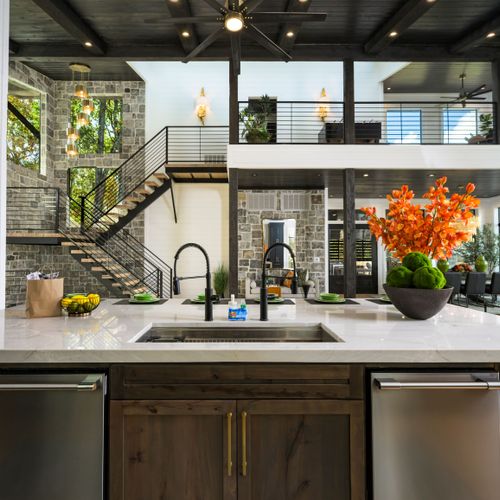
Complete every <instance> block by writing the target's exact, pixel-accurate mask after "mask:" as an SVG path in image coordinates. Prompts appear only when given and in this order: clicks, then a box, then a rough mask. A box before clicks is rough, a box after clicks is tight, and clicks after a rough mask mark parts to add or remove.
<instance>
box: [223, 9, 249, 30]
mask: <svg viewBox="0 0 500 500" xmlns="http://www.w3.org/2000/svg"><path fill="white" fill-rule="evenodd" d="M244 25H245V21H244V18H243V15H242V14H241V13H240V12H236V11H229V12H228V13H227V14H226V16H225V17H224V26H225V27H226V29H227V30H229V31H232V32H234V33H236V32H238V31H241V30H242V29H243V26H244Z"/></svg>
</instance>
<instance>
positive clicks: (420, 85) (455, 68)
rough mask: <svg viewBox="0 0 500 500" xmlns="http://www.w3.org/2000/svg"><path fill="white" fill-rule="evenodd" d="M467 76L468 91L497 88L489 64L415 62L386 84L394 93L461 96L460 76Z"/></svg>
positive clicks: (386, 81)
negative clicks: (483, 86) (481, 87)
mask: <svg viewBox="0 0 500 500" xmlns="http://www.w3.org/2000/svg"><path fill="white" fill-rule="evenodd" d="M463 73H465V75H466V78H465V81H464V85H465V89H466V90H471V89H475V88H477V87H480V86H481V85H486V87H487V88H491V86H492V85H493V81H492V75H491V64H490V63H487V62H415V63H412V64H409V65H408V66H406V67H405V68H403V69H402V70H401V71H398V72H397V73H395V74H394V75H392V76H391V77H390V78H388V79H387V80H385V81H384V89H385V91H386V92H389V91H388V90H387V89H388V88H390V89H391V90H390V92H391V93H393V94H394V93H396V94H397V93H420V94H421V93H457V94H458V91H459V89H460V85H461V81H460V78H459V77H460V75H461V74H463Z"/></svg>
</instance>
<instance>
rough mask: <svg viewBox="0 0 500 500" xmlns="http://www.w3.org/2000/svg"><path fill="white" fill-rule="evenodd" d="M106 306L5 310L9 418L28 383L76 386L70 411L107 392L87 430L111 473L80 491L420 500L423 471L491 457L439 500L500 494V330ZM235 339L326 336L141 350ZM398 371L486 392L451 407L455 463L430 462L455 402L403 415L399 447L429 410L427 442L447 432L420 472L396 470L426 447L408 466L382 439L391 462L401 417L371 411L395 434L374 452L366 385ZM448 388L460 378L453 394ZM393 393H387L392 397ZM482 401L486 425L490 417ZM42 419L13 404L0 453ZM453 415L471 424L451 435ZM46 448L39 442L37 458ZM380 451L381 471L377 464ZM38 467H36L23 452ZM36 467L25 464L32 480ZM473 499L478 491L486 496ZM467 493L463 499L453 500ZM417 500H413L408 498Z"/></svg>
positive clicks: (66, 417)
mask: <svg viewBox="0 0 500 500" xmlns="http://www.w3.org/2000/svg"><path fill="white" fill-rule="evenodd" d="M115 302H116V301H114V300H105V301H103V303H102V304H101V306H100V307H99V308H98V309H97V310H96V311H94V313H93V314H92V316H90V317H86V318H69V317H58V318H46V319H32V320H27V319H24V311H23V310H22V309H21V308H13V309H9V310H8V311H6V312H5V313H4V314H3V317H2V321H1V331H0V374H1V376H2V377H3V380H1V381H0V388H1V387H2V384H4V385H3V387H7V388H8V390H7V392H5V391H0V405H1V406H2V408H4V409H5V408H6V405H5V404H4V403H5V397H8V396H7V395H8V394H10V393H12V387H13V386H12V384H13V381H14V382H15V377H19V376H20V377H24V378H22V379H21V381H22V382H25V381H26V377H28V379H29V381H30V383H31V384H32V386H33V384H34V385H35V386H36V384H37V383H38V381H39V379H38V377H47V376H49V377H53V376H55V375H56V374H57V376H63V375H64V376H68V374H70V375H71V376H72V377H75V374H79V375H80V376H81V382H80V383H79V384H77V385H76V386H75V387H76V391H77V392H76V394H79V392H78V391H80V390H81V391H83V392H82V393H81V395H80V396H77V397H76V398H75V399H77V400H78V401H83V400H82V398H85V397H87V396H86V394H90V393H89V392H88V391H92V388H93V387H95V385H93V384H94V382H92V380H90V382H89V380H88V378H89V376H90V374H93V375H94V376H98V377H101V379H102V380H104V383H103V386H107V391H102V392H103V399H102V402H103V403H102V404H103V405H104V407H105V408H106V411H105V412H104V416H101V417H100V418H101V420H98V419H97V418H96V417H97V416H96V417H94V418H93V420H92V421H93V422H94V423H93V425H94V426H95V428H97V429H99V427H100V426H101V427H102V429H103V433H102V434H103V435H104V438H102V436H101V439H102V445H101V446H102V452H101V455H100V456H101V457H102V456H104V457H105V458H104V464H105V465H104V468H103V466H102V465H101V463H102V461H99V460H97V459H96V461H95V464H94V466H93V468H92V467H90V468H87V469H86V473H87V474H89V477H94V478H95V476H96V475H99V474H101V475H102V474H103V476H104V477H105V478H107V479H106V480H105V481H103V483H102V484H103V493H102V496H99V497H98V498H99V499H108V500H145V499H148V500H160V499H168V500H170V499H173V500H199V499H203V500H275V499H278V500H289V499H292V498H293V499H302V500H366V499H367V498H375V499H376V500H379V499H382V498H383V499H384V500H401V498H408V499H410V500H413V499H415V500H417V499H418V500H422V498H424V497H422V496H420V497H419V496H418V495H420V493H419V492H418V490H415V488H414V486H413V481H417V482H418V484H427V483H426V480H427V478H428V474H427V473H425V474H424V473H423V472H422V473H421V468H419V464H420V462H421V461H423V462H429V463H430V462H431V460H434V461H433V462H432V463H433V468H434V470H435V472H436V475H437V476H439V475H440V471H441V470H442V469H444V470H446V471H447V474H448V475H453V473H454V472H453V471H455V472H456V474H462V475H463V474H465V473H464V472H463V469H464V468H463V467H462V463H461V462H460V461H458V462H457V461H456V458H457V457H463V456H467V460H468V461H469V462H470V463H474V464H475V463H478V464H481V463H483V461H482V460H481V457H482V456H483V455H484V454H485V453H487V452H488V451H489V452H490V453H489V454H488V455H487V456H488V460H487V462H488V464H491V465H490V466H489V467H488V468H485V467H484V464H483V466H482V467H481V470H482V472H481V474H476V468H474V467H471V466H469V467H466V468H465V469H466V470H467V474H468V480H470V484H469V488H470V489H469V490H465V489H463V488H462V489H460V485H459V484H458V485H457V487H456V488H455V489H454V490H453V497H448V496H446V492H447V491H448V490H447V489H446V488H448V486H446V487H445V490H444V494H441V495H439V498H442V499H443V500H448V498H450V499H451V498H453V500H465V499H467V500H470V498H475V499H477V500H483V499H486V498H488V499H489V498H492V496H491V492H492V491H498V490H497V487H498V486H500V485H499V484H498V483H499V480H498V474H490V475H489V477H485V475H484V470H488V471H491V470H492V469H493V468H495V467H496V466H497V465H499V464H500V457H497V455H498V447H497V446H496V444H495V443H496V442H497V441H498V439H499V433H498V428H499V425H498V422H500V417H498V408H500V405H499V404H498V401H497V400H496V399H494V397H495V393H498V391H490V390H489V389H490V388H495V387H496V386H497V385H496V384H498V387H500V383H498V365H497V363H498V362H499V361H500V318H499V317H497V316H495V315H492V314H486V313H482V312H479V311H475V310H472V309H464V308H460V307H457V306H453V305H447V306H446V307H445V309H444V310H443V311H442V312H441V313H440V314H439V315H438V316H436V317H434V318H432V319H430V320H427V321H415V320H408V319H406V318H404V317H403V316H402V315H401V313H399V312H398V311H397V310H396V309H395V308H394V307H393V306H392V305H382V304H376V303H373V302H371V301H369V300H365V299H356V300H355V302H356V303H355V304H345V305H340V304H336V305H319V304H318V305H312V304H310V303H307V302H305V301H303V300H297V303H296V304H294V305H281V304H280V305H278V304H276V305H270V306H269V321H267V322H260V321H259V319H258V317H259V308H258V306H256V305H249V306H248V310H249V320H248V321H246V322H233V323H231V322H229V321H228V320H227V319H226V315H227V306H225V305H215V306H214V321H213V322H204V321H203V317H204V308H203V305H185V304H183V303H182V301H181V300H178V299H175V300H170V301H168V302H166V303H164V304H151V305H117V304H116V303H115ZM229 325H231V326H232V327H235V328H236V332H235V333H234V336H235V340H237V337H238V335H242V336H243V334H244V332H245V330H246V331H248V330H249V329H256V328H262V327H265V328H271V330H272V329H282V328H288V329H295V330H298V331H300V330H301V329H302V328H303V329H304V332H305V331H309V330H310V329H311V328H312V327H318V325H320V326H321V328H322V329H323V330H324V331H325V332H327V335H325V336H324V338H323V340H327V341H326V342H325V341H316V342H233V341H231V342H194V343H187V342H168V343H161V342H160V343H155V342H152V343H140V342H137V340H138V339H140V338H141V337H142V336H143V335H144V334H145V333H146V332H148V331H149V330H150V329H151V327H182V328H187V327H194V328H198V329H200V328H202V327H203V328H205V327H206V328H210V329H213V331H214V332H216V331H220V330H221V328H225V327H228V326H229ZM402 372H408V373H407V374H406V375H405V376H406V379H404V378H403V380H410V381H411V380H413V379H412V376H415V375H416V376H417V378H418V377H420V376H421V374H422V373H424V374H426V373H431V374H432V376H433V377H434V376H435V377H436V378H437V377H441V379H440V380H443V377H444V380H445V385H446V384H447V383H452V384H453V383H460V384H462V383H465V385H466V386H467V384H471V383H472V384H473V385H475V386H477V387H480V386H481V387H483V386H484V387H483V388H486V390H484V391H476V390H475V391H465V392H466V393H467V394H464V403H460V401H458V402H457V401H456V400H455V403H454V413H453V418H452V420H450V422H451V421H453V425H454V426H455V427H454V429H455V430H456V431H457V435H458V437H460V436H464V435H465V436H472V438H473V439H472V438H471V439H469V440H468V441H467V440H462V439H455V440H454V441H452V442H451V444H450V442H448V441H446V443H445V445H446V446H443V447H442V448H440V449H448V448H449V450H450V451H449V453H445V454H442V455H441V456H440V457H439V458H436V457H435V456H434V452H433V451H432V449H433V448H434V443H436V442H437V441H438V440H439V439H440V437H441V434H442V435H443V436H444V435H446V433H447V427H448V417H445V418H443V415H442V413H440V412H441V411H442V408H440V407H439V403H440V402H441V401H448V399H446V398H449V396H446V394H448V393H449V392H450V391H438V392H440V394H438V395H437V400H436V401H435V402H434V403H433V405H432V406H429V405H428V403H426V401H427V400H426V399H425V398H423V399H422V403H421V404H420V406H418V408H415V407H414V406H413V407H411V408H412V409H411V414H412V418H413V420H412V421H411V422H410V424H409V425H410V427H409V429H406V430H405V432H407V433H408V432H410V431H411V432H413V430H414V429H418V428H419V424H418V422H417V421H416V420H415V418H416V415H417V413H418V412H417V411H416V410H422V409H423V410H424V414H425V415H426V416H427V417H428V418H429V420H428V421H425V425H424V426H423V430H425V431H427V428H428V426H429V425H430V424H429V422H431V423H432V425H435V424H436V422H437V423H438V424H439V423H440V422H441V424H442V425H443V426H444V430H443V429H440V428H436V429H435V432H434V433H433V434H432V436H433V438H432V446H431V447H428V446H426V445H422V448H421V449H419V454H418V455H417V457H418V460H419V462H418V463H417V464H415V463H409V464H406V463H405V459H407V458H408V457H410V458H411V457H412V456H414V455H413V454H412V451H413V449H414V448H415V447H418V446H419V445H420V442H421V438H420V437H419V436H417V438H416V441H415V442H412V450H408V451H409V452H407V451H406V448H405V447H404V446H403V445H401V446H400V454H399V455H397V454H394V457H393V455H391V452H390V451H389V452H388V451H387V450H386V449H385V448H384V446H385V445H384V443H386V442H388V439H390V438H391V437H394V439H395V440H396V441H395V443H393V444H392V445H391V446H392V448H391V449H393V450H396V448H397V446H399V445H400V444H401V440H400V439H399V437H398V435H397V434H396V435H394V433H393V432H392V428H393V425H400V424H397V422H398V420H397V416H398V414H399V413H398V412H397V411H396V412H392V415H388V414H386V413H384V412H382V413H381V412H380V410H379V411H378V415H379V418H378V420H377V422H382V425H385V422H389V421H390V418H389V417H391V418H396V420H395V422H396V423H395V424H393V423H391V424H390V425H385V427H384V429H382V431H380V432H381V433H382V432H383V433H384V437H383V439H382V440H381V441H378V442H377V441H376V440H374V439H373V438H372V436H375V435H378V433H377V432H375V431H374V427H373V422H374V421H373V415H372V413H373V412H372V404H373V401H374V399H373V396H372V395H373V394H374V393H376V391H377V387H376V383H375V382H374V380H375V377H378V378H380V377H382V380H384V377H385V375H384V374H389V375H388V376H391V377H397V376H399V375H398V374H401V373H402ZM415 372H416V374H415ZM395 373H396V375H395ZM19 374H21V375H19ZM457 374H458V375H457ZM478 374H479V375H478ZM481 374H484V379H483V378H481V377H483V375H481ZM424 376H427V375H424ZM12 377H14V378H12ZM446 377H449V380H448V379H447V378H446ZM457 377H461V378H459V379H458V382H457ZM93 380H95V379H93ZM391 380H393V379H388V380H386V381H385V382H383V383H384V384H386V385H387V384H388V385H389V387H390V385H391V383H393V382H391ZM415 380H417V379H415ZM6 382H7V383H8V384H11V385H5V384H6ZM32 386H31V387H32ZM443 387H444V386H441V388H443ZM48 390H49V391H50V388H49V389H48ZM14 392H15V393H16V394H18V397H19V398H20V401H21V403H23V405H24V406H23V407H26V408H30V409H31V410H30V411H33V410H32V408H33V403H32V394H33V393H32V392H30V390H25V388H24V389H20V390H15V391H14ZM388 392H390V391H385V392H384V393H383V394H382V396H383V397H385V394H387V393H388ZM396 392H398V391H396ZM404 392H406V393H408V392H409V391H401V393H404ZM419 392H421V391H419ZM427 392H429V393H431V392H435V391H427ZM451 392H453V391H451ZM454 392H455V393H459V392H460V393H461V392H464V391H454ZM487 393H489V395H488V399H487V401H488V402H489V403H488V405H489V406H488V408H489V410H488V412H487V413H486V414H485V408H486V406H485V401H486V399H485V398H486V394H487ZM475 398H477V399H475ZM79 404H82V403H79ZM377 404H379V403H377ZM40 405H41V406H40V408H41V410H40V412H37V411H36V410H35V413H34V414H33V419H35V420H33V421H32V420H31V419H30V418H28V417H29V415H28V416H26V414H25V415H24V417H23V416H22V415H21V416H20V415H19V413H20V410H19V404H18V403H16V406H13V407H12V409H13V411H12V414H13V415H14V413H15V414H16V417H15V418H13V417H11V418H9V419H8V418H5V419H4V422H3V423H2V425H1V426H0V442H3V443H5V442H6V440H7V441H8V438H9V435H14V434H15V432H16V429H17V428H18V427H17V420H19V419H20V420H21V421H23V422H25V423H24V428H30V426H32V425H33V422H36V423H37V424H39V425H42V427H43V425H44V422H43V419H47V418H48V416H49V414H50V413H51V412H50V411H48V406H47V405H46V404H44V403H43V401H42V402H41V403H40ZM84 406H86V405H84ZM441 406H442V405H441ZM378 408H380V405H379V406H378ZM444 409H445V414H446V411H447V410H446V407H445V408H444ZM14 410H15V412H14ZM468 411H471V412H472V411H475V412H476V413H475V417H474V418H477V417H478V416H479V417H480V418H481V420H482V422H481V426H477V425H475V424H474V421H473V420H474V419H472V420H471V419H467V418H465V417H466V414H467V412H468ZM429 412H431V413H429ZM432 412H437V413H436V415H437V416H436V415H434V413H432ZM54 413H55V414H56V416H55V417H54V418H59V419H60V423H59V424H58V425H63V426H65V425H66V424H67V423H68V422H72V424H73V425H74V426H75V427H76V428H79V427H80V426H82V425H84V426H86V427H88V424H89V423H90V420H89V417H87V421H86V422H80V421H79V416H78V413H77V412H75V411H74V409H72V408H71V407H68V408H64V407H61V406H59V407H57V408H55V409H54ZM4 414H6V415H9V412H8V411H7V412H6V411H4ZM458 415H460V416H461V417H462V416H464V418H463V419H462V421H461V422H462V423H460V425H458V424H457V422H459V420H458V419H457V416H458ZM485 415H486V416H485ZM486 417H487V418H486ZM450 418H451V416H450ZM404 421H406V418H405V419H403V422H404ZM471 421H472V426H471ZM377 422H376V423H377ZM377 425H380V424H379V423H377ZM457 425H458V427H457ZM478 429H479V430H480V432H479V435H478ZM476 437H477V439H476ZM95 439H97V437H96V438H95ZM95 439H94V438H93V437H92V436H90V437H87V438H86V442H85V443H82V440H81V439H80V440H79V441H78V440H77V441H75V443H73V441H72V440H69V441H68V442H67V443H66V444H68V445H72V448H71V449H72V451H73V455H75V456H78V455H79V454H80V453H81V450H87V449H88V442H89V440H91V441H92V442H94V440H95ZM45 440H47V442H46V441H45ZM471 440H473V446H471V445H470V443H471ZM52 442H53V441H52V440H51V438H50V436H47V437H45V436H44V435H43V434H42V437H41V438H40V444H39V446H40V449H45V447H46V446H47V444H50V443H52ZM380 443H382V444H380ZM462 443H465V444H463V445H462ZM94 444H96V443H94ZM466 445H467V446H466ZM96 448H98V447H97V446H96ZM1 449H2V448H1V447H0V451H1ZM16 450H17V448H16ZM373 450H375V452H377V453H379V455H381V457H382V458H381V459H377V460H376V461H374V460H373V456H375V452H373ZM54 455H56V456H57V458H59V460H61V461H64V460H65V458H66V457H65V455H66V452H61V453H59V454H58V453H54ZM58 455H60V456H58ZM15 456H16V459H15V460H11V459H9V460H10V461H12V464H13V467H21V466H22V465H23V463H24V461H25V460H26V458H25V457H24V456H23V454H22V453H16V454H15ZM33 456H34V457H36V456H38V455H37V454H36V453H35V454H33V453H32V452H31V449H30V457H33ZM40 456H43V455H40ZM485 456H486V455H485ZM401 457H403V458H401ZM391 458H393V460H392V462H391ZM44 463H45V462H44ZM90 463H93V462H92V460H91V461H90ZM402 464H404V465H405V468H404V470H410V471H412V472H411V473H412V474H414V475H415V477H414V479H412V480H409V481H408V482H406V483H405V482H403V481H394V482H388V481H386V479H385V477H386V474H387V471H388V470H394V469H396V468H397V467H399V466H400V465H402ZM39 466H40V464H38V463H36V462H34V463H33V468H34V469H36V467H39ZM93 469H95V470H93ZM40 470H41V469H40ZM69 470H70V471H71V468H70V469H69ZM373 471H375V472H373ZM415 471H416V472H415ZM459 471H462V472H459ZM403 472H404V471H403ZM79 475H80V476H82V472H81V471H80V472H79ZM445 476H446V475H445ZM0 479H1V480H2V482H3V484H5V483H6V482H7V483H8V484H10V483H9V481H10V479H9V475H8V474H7V473H4V474H0ZM56 482H57V481H56ZM42 483H43V480H42ZM407 484H409V485H410V487H407ZM432 484H433V487H434V489H433V490H429V491H431V496H427V497H426V498H438V497H437V496H432V495H434V492H436V491H440V492H441V491H442V490H441V489H440V488H441V485H442V482H441V483H437V484H438V485H437V486H434V483H432ZM476 484H480V485H481V486H480V488H479V489H478V488H476ZM387 485H391V488H392V489H391V490H390V491H389V490H387V489H385V490H384V488H385V487H387ZM392 485H394V487H392ZM16 487H17V486H16ZM24 487H26V488H27V490H26V491H25V492H24V494H25V496H24V497H25V498H28V497H33V498H34V497H36V496H37V491H36V489H31V488H32V483H30V482H26V483H25V485H24ZM377 488H379V490H377ZM380 488H382V489H381V490H380ZM462 491H463V492H464V494H465V495H468V496H461V492H462ZM471 491H472V492H473V493H474V494H473V495H472V496H471V495H470V494H471ZM415 492H416V493H415ZM476 492H477V494H476ZM413 493H414V494H415V495H417V496H411V494H413ZM373 495H375V497H373ZM13 498H16V497H13ZM52 498H55V499H56V500H59V499H58V497H52ZM95 500H97V498H96V499H95Z"/></svg>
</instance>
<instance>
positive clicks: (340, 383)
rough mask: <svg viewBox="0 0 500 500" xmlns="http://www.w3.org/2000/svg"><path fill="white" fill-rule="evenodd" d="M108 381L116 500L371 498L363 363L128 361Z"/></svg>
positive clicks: (112, 496)
mask: <svg viewBox="0 0 500 500" xmlns="http://www.w3.org/2000/svg"><path fill="white" fill-rule="evenodd" d="M110 375H111V399H112V401H111V407H110V479H109V484H110V500H146V499H147V500H236V499H238V500H292V499H293V500H365V469H364V453H365V452H364V416H363V413H364V403H363V384H362V370H361V369H360V368H359V367H356V366H350V365H258V364H254V365H252V364H248V365H210V366H208V365H192V366H189V365H157V366H154V365H130V366H120V367H119V368H117V369H111V371H110ZM113 375H114V379H113ZM153 394H154V395H155V396H154V397H151V396H152V395H153ZM193 394H196V395H197V397H196V399H194V398H193V396H192V395H193ZM257 394H258V395H259V396H257V397H255V396H256V395H257ZM141 396H142V397H141ZM332 396H333V397H332ZM174 397H177V398H178V399H173V398H174ZM183 398H186V399H183Z"/></svg>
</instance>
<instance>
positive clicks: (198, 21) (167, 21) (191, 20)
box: [144, 14, 221, 24]
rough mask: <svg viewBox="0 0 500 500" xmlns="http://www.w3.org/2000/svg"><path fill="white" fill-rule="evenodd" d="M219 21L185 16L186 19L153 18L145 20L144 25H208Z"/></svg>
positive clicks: (211, 18)
mask: <svg viewBox="0 0 500 500" xmlns="http://www.w3.org/2000/svg"><path fill="white" fill-rule="evenodd" d="M220 22H221V19H220V18H217V16H216V15H215V14H214V15H213V16H186V17H168V18H162V19H159V18H153V19H145V20H144V23H145V24H209V23H213V24H215V23H219V24H220Z"/></svg>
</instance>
